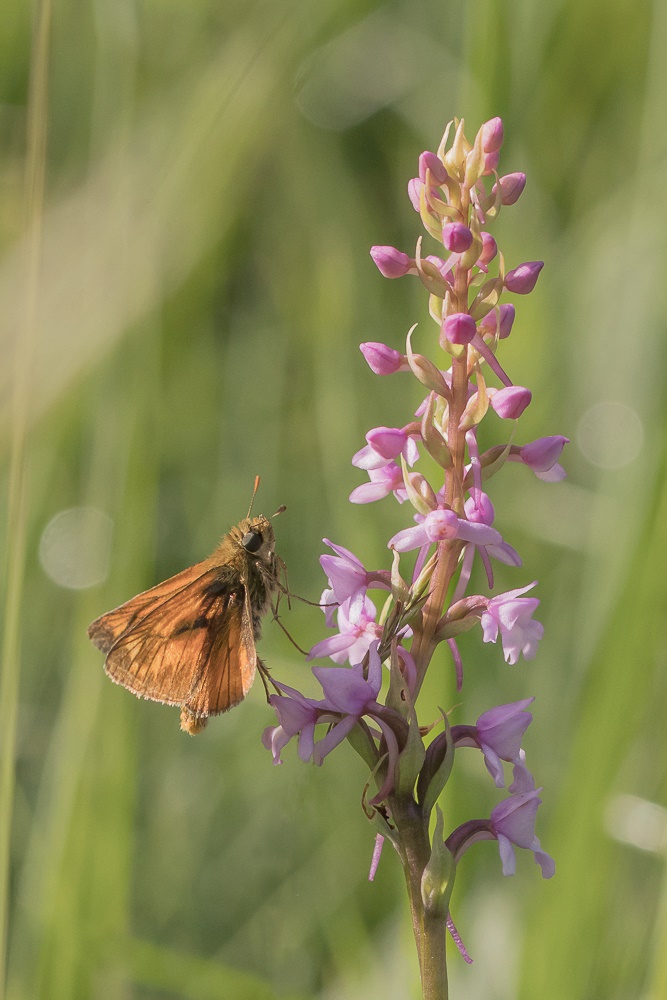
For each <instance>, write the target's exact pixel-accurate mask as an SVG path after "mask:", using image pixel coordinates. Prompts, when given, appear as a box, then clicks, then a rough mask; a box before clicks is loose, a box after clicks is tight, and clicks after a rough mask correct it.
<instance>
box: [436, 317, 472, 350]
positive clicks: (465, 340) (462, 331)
mask: <svg viewBox="0 0 667 1000" xmlns="http://www.w3.org/2000/svg"><path fill="white" fill-rule="evenodd" d="M476 333H477V326H476V325H475V321H474V319H473V318H472V316H469V315H468V313H452V315H451V316H446V317H445V320H444V322H443V324H442V336H441V338H440V342H441V343H442V337H444V338H445V340H448V341H449V342H450V344H469V343H470V341H471V340H472V339H473V337H474V336H475V334H476Z"/></svg>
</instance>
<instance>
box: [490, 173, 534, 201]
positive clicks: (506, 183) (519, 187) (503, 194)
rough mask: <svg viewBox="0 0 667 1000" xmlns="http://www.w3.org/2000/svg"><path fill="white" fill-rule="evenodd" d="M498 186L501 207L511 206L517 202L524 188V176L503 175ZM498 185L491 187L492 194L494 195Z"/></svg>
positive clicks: (517, 174)
mask: <svg viewBox="0 0 667 1000" xmlns="http://www.w3.org/2000/svg"><path fill="white" fill-rule="evenodd" d="M498 183H499V184H500V202H501V204H502V205H513V204H514V203H515V202H516V201H518V200H519V198H520V196H521V192H522V191H523V189H524V188H525V186H526V175H525V174H522V173H520V172H517V173H516V174H505V176H504V177H501V178H500V181H499V182H498ZM497 189H498V184H494V185H493V189H492V192H491V193H492V194H494V195H495V194H496V191H497Z"/></svg>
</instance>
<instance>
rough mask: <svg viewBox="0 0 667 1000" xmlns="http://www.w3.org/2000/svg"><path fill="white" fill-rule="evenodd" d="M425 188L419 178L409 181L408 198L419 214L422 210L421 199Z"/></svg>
mask: <svg viewBox="0 0 667 1000" xmlns="http://www.w3.org/2000/svg"><path fill="white" fill-rule="evenodd" d="M423 187H424V184H423V181H420V179H419V178H418V177H413V178H412V179H411V180H409V181H408V196H409V198H410V201H411V202H412V207H413V208H414V210H415V212H418V211H419V210H420V204H419V199H420V195H421V192H422V188H423Z"/></svg>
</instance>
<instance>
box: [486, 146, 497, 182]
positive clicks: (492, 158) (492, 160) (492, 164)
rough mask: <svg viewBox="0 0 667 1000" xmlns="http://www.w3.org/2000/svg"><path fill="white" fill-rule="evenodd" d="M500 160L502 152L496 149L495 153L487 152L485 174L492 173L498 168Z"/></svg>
mask: <svg viewBox="0 0 667 1000" xmlns="http://www.w3.org/2000/svg"><path fill="white" fill-rule="evenodd" d="M499 160H500V153H499V152H498V150H496V151H495V152H494V153H487V154H486V156H485V157H484V176H486V175H487V174H492V173H493V171H494V170H497V169H498V162H499Z"/></svg>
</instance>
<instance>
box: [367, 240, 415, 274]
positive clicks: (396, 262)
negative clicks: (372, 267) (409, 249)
mask: <svg viewBox="0 0 667 1000" xmlns="http://www.w3.org/2000/svg"><path fill="white" fill-rule="evenodd" d="M371 257H372V258H373V260H374V261H375V263H376V265H377V269H378V271H379V272H380V274H383V275H384V277H385V278H402V277H403V275H404V274H409V273H410V270H411V269H414V268H415V262H414V260H412V259H411V258H410V257H408V255H407V254H406V253H401V251H400V250H397V249H396V248H395V247H371Z"/></svg>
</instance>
